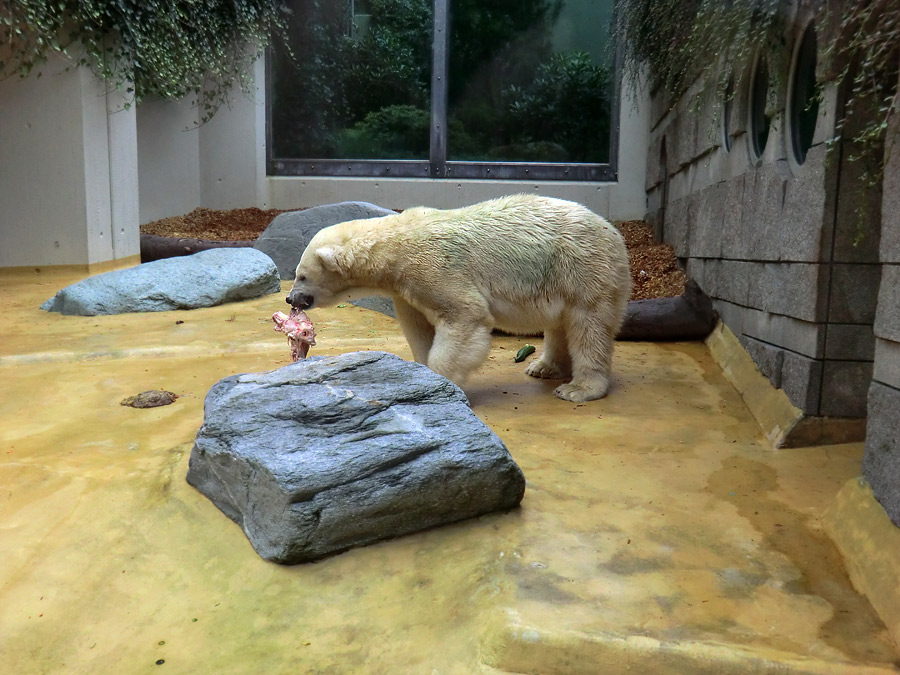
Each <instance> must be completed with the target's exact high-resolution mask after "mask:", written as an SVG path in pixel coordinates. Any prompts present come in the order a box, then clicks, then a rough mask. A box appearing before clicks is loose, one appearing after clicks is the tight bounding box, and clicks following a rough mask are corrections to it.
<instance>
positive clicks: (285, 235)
mask: <svg viewBox="0 0 900 675" xmlns="http://www.w3.org/2000/svg"><path fill="white" fill-rule="evenodd" d="M395 213H396V212H395V211H391V210H390V209H383V208H381V207H380V206H376V205H375V204H369V203H368V202H340V203H338V204H326V205H325V206H315V207H313V208H311V209H306V210H304V211H292V212H290V213H282V214H281V215H279V216H278V217H276V218H275V220H273V221H272V222H271V223H270V224H269V226H268V227H267V228H266V229H265V231H264V232H263V233H262V234H261V235H259V238H258V239H257V240H256V243H255V244H253V248H255V249H256V250H258V251H262V252H263V253H265V254H266V255H268V256H269V257H270V258H272V260H274V261H275V265H276V266H277V267H278V274H279V276H280V277H281V278H282V279H293V278H294V272H295V271H296V269H297V263H298V262H300V256H301V255H303V251H304V250H305V249H306V247H307V246H308V245H309V240H310V239H312V238H313V237H314V236H315V235H316V233H317V232H318V231H319V230H321V229H322V228H323V227H329V226H331V225H337V224H338V223H344V222H346V221H348V220H362V219H364V218H379V217H381V216H390V215H394V214H395Z"/></svg>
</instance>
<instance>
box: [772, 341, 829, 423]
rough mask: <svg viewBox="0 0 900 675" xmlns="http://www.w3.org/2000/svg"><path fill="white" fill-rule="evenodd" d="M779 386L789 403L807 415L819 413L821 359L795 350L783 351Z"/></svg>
mask: <svg viewBox="0 0 900 675" xmlns="http://www.w3.org/2000/svg"><path fill="white" fill-rule="evenodd" d="M781 388H782V389H783V390H784V393H785V394H787V397H788V399H790V401H791V403H793V404H794V405H795V406H797V407H798V408H800V410H802V411H803V412H804V413H805V414H807V415H819V414H820V413H819V396H820V394H821V391H822V361H820V360H818V359H811V358H809V357H807V356H803V355H802V354H797V353H795V352H789V351H787V350H785V352H784V363H783V364H782V366H781Z"/></svg>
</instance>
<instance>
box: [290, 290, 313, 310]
mask: <svg viewBox="0 0 900 675" xmlns="http://www.w3.org/2000/svg"><path fill="white" fill-rule="evenodd" d="M284 300H285V302H287V304H289V305H290V306H291V307H296V308H297V309H308V308H310V307H312V304H313V300H314V298H313V296H311V295H307V294H305V293H297V292H296V291H291V292H290V293H288V296H287V297H286V298H285V299H284Z"/></svg>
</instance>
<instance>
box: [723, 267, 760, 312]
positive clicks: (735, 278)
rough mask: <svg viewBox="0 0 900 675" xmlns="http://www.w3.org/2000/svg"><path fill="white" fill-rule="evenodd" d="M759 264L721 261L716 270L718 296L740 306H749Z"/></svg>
mask: <svg viewBox="0 0 900 675" xmlns="http://www.w3.org/2000/svg"><path fill="white" fill-rule="evenodd" d="M756 266H757V263H751V262H744V261H741V260H721V261H719V265H718V267H717V269H716V290H717V296H718V297H719V298H721V299H723V300H728V301H729V302H734V303H737V304H739V305H746V304H747V297H748V296H749V294H750V286H751V285H753V284H754V283H756V272H757V270H756Z"/></svg>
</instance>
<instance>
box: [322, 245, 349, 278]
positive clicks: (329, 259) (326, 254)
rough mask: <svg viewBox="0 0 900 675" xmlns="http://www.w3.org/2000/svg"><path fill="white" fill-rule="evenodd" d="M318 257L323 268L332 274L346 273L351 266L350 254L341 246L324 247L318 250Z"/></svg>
mask: <svg viewBox="0 0 900 675" xmlns="http://www.w3.org/2000/svg"><path fill="white" fill-rule="evenodd" d="M316 257H317V258H318V259H319V261H320V262H321V263H322V266H323V267H324V268H325V269H327V270H331V271H332V272H341V273H343V272H346V271H347V269H348V267H349V266H350V252H349V251H347V250H346V249H344V248H342V247H340V246H322V247H321V248H317V249H316Z"/></svg>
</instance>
